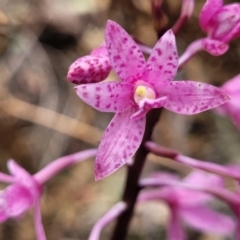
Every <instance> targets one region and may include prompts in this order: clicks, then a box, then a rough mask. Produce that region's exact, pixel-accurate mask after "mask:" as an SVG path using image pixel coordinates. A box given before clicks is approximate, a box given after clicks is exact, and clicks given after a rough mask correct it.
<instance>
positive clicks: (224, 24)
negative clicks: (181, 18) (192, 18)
mask: <svg viewBox="0 0 240 240" xmlns="http://www.w3.org/2000/svg"><path fill="white" fill-rule="evenodd" d="M199 23H200V26H201V28H202V29H203V30H204V31H205V32H206V33H207V34H208V37H209V38H211V39H214V40H218V41H220V42H223V43H228V42H229V41H231V40H233V39H235V38H237V37H238V36H240V4H238V3H233V4H227V5H224V6H223V1H222V0H207V1H206V3H205V5H204V6H203V9H202V11H201V14H200V18H199Z"/></svg>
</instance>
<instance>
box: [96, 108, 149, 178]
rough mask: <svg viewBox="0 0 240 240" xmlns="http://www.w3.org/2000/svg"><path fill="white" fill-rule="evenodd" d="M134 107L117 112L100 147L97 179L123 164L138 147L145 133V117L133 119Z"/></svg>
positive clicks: (97, 160) (97, 161)
mask: <svg viewBox="0 0 240 240" xmlns="http://www.w3.org/2000/svg"><path fill="white" fill-rule="evenodd" d="M133 113H134V109H132V108H130V109H128V110H126V111H125V112H122V113H116V115H115V116H114V118H113V119H112V121H111V122H110V124H109V125H108V127H107V129H106V131H105V133H104V135H103V138H102V140H101V143H100V145H99V148H98V153H97V157H96V164H95V179H96V180H100V179H102V178H104V177H107V176H108V175H110V174H111V173H113V172H115V171H116V170H117V169H118V168H120V167H121V166H123V165H124V164H125V163H126V162H127V161H128V160H129V159H130V158H131V157H132V156H133V155H134V153H135V152H136V150H137V149H138V147H139V145H140V143H141V141H142V138H143V134H144V129H145V118H141V119H139V120H132V119H130V116H131V115H132V114H133Z"/></svg>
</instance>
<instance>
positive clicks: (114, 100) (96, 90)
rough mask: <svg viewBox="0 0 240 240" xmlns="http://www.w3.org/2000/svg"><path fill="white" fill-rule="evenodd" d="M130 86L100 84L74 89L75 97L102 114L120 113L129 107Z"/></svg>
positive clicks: (108, 83) (84, 85) (109, 83)
mask: <svg viewBox="0 0 240 240" xmlns="http://www.w3.org/2000/svg"><path fill="white" fill-rule="evenodd" d="M132 88H133V87H132V86H131V85H129V84H123V83H121V82H101V83H96V84H83V85H79V86H77V87H75V90H76V92H77V95H78V96H79V97H80V98H81V99H82V100H83V101H84V102H86V103H87V104H89V105H90V106H92V107H93V108H95V109H97V110H99V111H102V112H122V111H124V110H126V109H127V108H128V107H129V106H130V99H131V95H132Z"/></svg>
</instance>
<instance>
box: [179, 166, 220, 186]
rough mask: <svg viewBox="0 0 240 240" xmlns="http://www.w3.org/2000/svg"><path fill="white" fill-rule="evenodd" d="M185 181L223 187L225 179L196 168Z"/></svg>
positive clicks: (198, 184) (199, 184)
mask: <svg viewBox="0 0 240 240" xmlns="http://www.w3.org/2000/svg"><path fill="white" fill-rule="evenodd" d="M183 182H185V183H188V184H192V185H197V186H202V187H206V186H207V187H208V186H216V187H223V186H224V180H223V178H222V177H220V176H219V175H217V174H211V173H208V172H205V171H201V170H194V171H192V172H191V173H190V174H188V175H187V176H186V177H185V178H184V179H183Z"/></svg>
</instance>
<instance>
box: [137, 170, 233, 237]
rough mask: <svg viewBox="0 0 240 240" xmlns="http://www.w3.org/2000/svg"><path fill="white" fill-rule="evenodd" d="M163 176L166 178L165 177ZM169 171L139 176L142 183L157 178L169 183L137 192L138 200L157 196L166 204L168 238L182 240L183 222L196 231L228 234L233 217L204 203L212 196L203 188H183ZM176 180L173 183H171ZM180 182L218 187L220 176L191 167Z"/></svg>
mask: <svg viewBox="0 0 240 240" xmlns="http://www.w3.org/2000/svg"><path fill="white" fill-rule="evenodd" d="M165 178H166V179H165ZM170 178H171V175H169V176H167V177H166V174H164V175H162V174H159V175H158V176H153V177H151V178H150V179H145V180H144V179H143V180H142V184H143V185H144V184H145V186H147V184H146V183H148V184H149V185H150V186H151V182H152V184H154V182H155V183H157V182H158V181H159V183H160V182H162V183H164V182H165V183H166V185H168V184H170V185H171V184H172V186H166V187H161V188H159V189H156V190H146V191H145V192H142V193H141V194H140V195H139V198H138V201H139V202H145V201H151V200H158V201H159V200H161V201H164V202H165V203H167V204H168V206H169V209H170V220H169V224H168V239H169V240H176V239H178V240H183V239H185V234H184V229H183V223H185V224H187V225H188V226H190V227H192V228H194V229H197V230H199V231H203V232H208V233H214V234H218V235H226V236H229V235H230V234H231V233H232V232H233V230H234V228H235V223H234V221H233V220H232V219H231V218H230V217H228V216H226V215H224V214H221V213H218V212H216V211H214V210H212V209H210V208H209V207H208V206H207V203H208V202H210V201H211V200H212V197H211V196H210V195H209V194H207V193H204V192H201V191H196V190H191V189H184V188H181V187H178V186H177V184H179V180H178V181H177V180H176V176H174V175H173V177H172V180H170ZM174 182H175V183H176V186H174V184H173V183H174ZM182 183H183V184H186V185H192V186H199V187H201V188H204V187H205V186H207V187H208V186H211V188H214V187H218V188H220V187H222V186H223V181H222V179H221V177H219V176H217V175H213V174H208V173H204V172H201V171H193V172H192V173H190V174H189V175H188V176H187V177H185V178H184V179H183V180H182Z"/></svg>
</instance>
